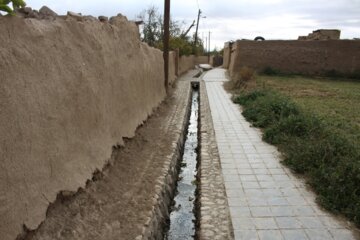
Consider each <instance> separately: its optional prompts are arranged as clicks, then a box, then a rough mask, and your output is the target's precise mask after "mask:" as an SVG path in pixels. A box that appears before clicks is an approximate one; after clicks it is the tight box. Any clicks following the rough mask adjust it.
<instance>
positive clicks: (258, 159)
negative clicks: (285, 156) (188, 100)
mask: <svg viewBox="0 0 360 240" xmlns="http://www.w3.org/2000/svg"><path fill="white" fill-rule="evenodd" d="M203 80H204V82H205V85H206V91H207V96H208V99H209V104H210V110H211V116H212V120H213V124H214V130H215V135H216V142H217V148H218V151H219V156H220V164H221V171H222V175H223V179H224V185H225V190H226V195H227V202H228V205H229V209H230V216H231V221H232V226H233V229H234V236H235V239H343V240H344V239H356V238H357V236H355V234H356V233H354V232H353V231H351V227H350V226H349V225H348V224H347V223H346V222H345V221H343V220H340V219H337V218H336V217H334V216H333V215H331V214H330V213H328V212H326V211H324V210H322V209H321V208H320V207H319V206H318V205H317V204H316V202H315V195H314V194H313V193H312V192H311V191H310V190H308V189H307V188H306V185H305V182H304V181H303V180H302V179H300V178H298V177H296V176H295V175H294V174H293V173H292V172H291V171H290V170H288V169H287V168H286V167H284V166H283V165H282V164H281V163H280V160H281V159H280V154H279V152H278V151H277V149H276V148H275V147H273V146H271V145H269V144H267V143H265V142H263V141H262V138H261V132H260V131H259V130H258V129H255V128H252V127H251V126H250V124H249V123H248V122H247V121H246V120H245V118H244V117H243V116H242V115H241V109H240V108H239V106H238V105H236V104H234V103H233V102H232V101H231V97H230V95H229V94H228V93H227V92H226V91H225V90H224V88H223V86H222V85H223V82H225V81H227V78H226V74H225V70H223V69H214V70H211V71H209V72H208V73H207V74H206V75H205V76H204V77H203Z"/></svg>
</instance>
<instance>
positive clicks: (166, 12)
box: [163, 0, 170, 91]
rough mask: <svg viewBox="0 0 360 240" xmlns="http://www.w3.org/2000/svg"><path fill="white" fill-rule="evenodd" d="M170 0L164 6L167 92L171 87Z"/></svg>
mask: <svg viewBox="0 0 360 240" xmlns="http://www.w3.org/2000/svg"><path fill="white" fill-rule="evenodd" d="M169 28H170V0H165V6H164V39H163V44H164V53H163V54H164V73H165V90H166V91H167V89H168V85H169V38H170V29H169Z"/></svg>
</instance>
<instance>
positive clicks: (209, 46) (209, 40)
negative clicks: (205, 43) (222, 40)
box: [209, 31, 211, 54]
mask: <svg viewBox="0 0 360 240" xmlns="http://www.w3.org/2000/svg"><path fill="white" fill-rule="evenodd" d="M210 34H211V32H210V31H209V54H210Z"/></svg>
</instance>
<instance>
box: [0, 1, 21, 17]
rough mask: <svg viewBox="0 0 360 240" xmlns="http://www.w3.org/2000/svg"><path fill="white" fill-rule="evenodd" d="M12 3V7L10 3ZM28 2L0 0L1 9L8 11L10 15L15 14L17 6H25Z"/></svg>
mask: <svg viewBox="0 0 360 240" xmlns="http://www.w3.org/2000/svg"><path fill="white" fill-rule="evenodd" d="M10 3H12V7H13V8H11V7H9V6H8V5H9V4H10ZM25 6H26V3H25V2H24V1H23V0H0V11H3V12H7V13H8V14H10V15H13V14H14V10H15V9H16V8H20V7H25Z"/></svg>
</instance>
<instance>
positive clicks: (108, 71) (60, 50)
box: [0, 16, 165, 240]
mask: <svg viewBox="0 0 360 240" xmlns="http://www.w3.org/2000/svg"><path fill="white" fill-rule="evenodd" d="M110 23H111V24H110ZM110 23H109V22H105V23H101V22H99V21H97V20H91V18H89V19H88V20H86V21H76V20H71V19H68V20H65V19H61V18H58V19H56V20H54V21H48V20H37V19H23V18H18V17H0V32H1V34H0V157H1V160H0V166H1V169H0V216H1V217H0V234H1V239H4V240H7V239H15V237H16V236H17V234H19V233H20V232H21V231H22V225H23V224H25V225H26V227H27V228H29V229H35V228H37V226H38V225H39V224H40V223H41V222H42V221H43V220H44V219H45V217H46V210H47V207H48V206H49V203H50V202H53V201H54V200H55V198H56V195H57V194H58V193H59V191H62V190H67V191H76V190H77V189H78V188H79V187H84V185H85V182H86V180H87V179H90V178H91V176H92V173H93V172H94V170H96V169H101V168H102V167H103V166H104V164H105V163H106V161H107V159H109V158H110V156H111V152H112V146H113V145H115V144H117V143H120V144H121V143H122V138H123V137H133V136H134V132H135V129H136V128H137V127H138V126H139V125H140V124H141V123H142V122H143V121H144V120H146V118H147V117H148V116H149V115H150V114H151V113H152V111H153V109H154V108H155V107H157V106H158V104H159V103H160V102H161V101H162V100H163V99H164V97H165V89H164V74H163V58H162V52H161V51H159V50H156V49H154V48H150V47H148V46H147V45H146V44H143V43H141V42H140V39H139V32H138V29H137V27H136V25H135V24H134V23H131V22H128V21H127V20H126V18H125V17H122V16H119V17H115V18H112V19H111V20H110Z"/></svg>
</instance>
